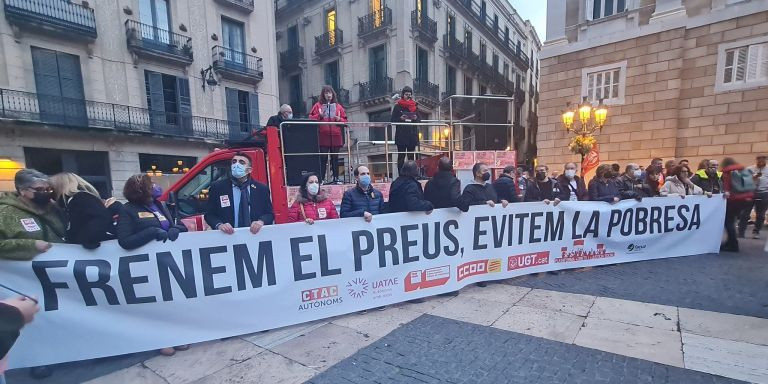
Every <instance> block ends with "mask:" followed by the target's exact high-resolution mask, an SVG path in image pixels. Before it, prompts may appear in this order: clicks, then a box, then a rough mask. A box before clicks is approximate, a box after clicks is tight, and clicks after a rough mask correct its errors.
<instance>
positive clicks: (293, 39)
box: [288, 25, 299, 49]
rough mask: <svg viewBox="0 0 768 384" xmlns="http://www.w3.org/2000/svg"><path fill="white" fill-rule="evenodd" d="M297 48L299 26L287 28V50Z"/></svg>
mask: <svg viewBox="0 0 768 384" xmlns="http://www.w3.org/2000/svg"><path fill="white" fill-rule="evenodd" d="M298 47H299V26H298V25H292V26H290V27H288V49H293V48H298Z"/></svg>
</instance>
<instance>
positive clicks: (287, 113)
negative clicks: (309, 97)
mask: <svg viewBox="0 0 768 384" xmlns="http://www.w3.org/2000/svg"><path fill="white" fill-rule="evenodd" d="M291 119H293V109H292V108H291V106H290V105H288V104H283V105H281V106H280V111H279V112H278V113H277V115H274V116H270V117H269V120H267V125H266V126H267V127H277V128H280V123H282V122H284V121H286V120H291Z"/></svg>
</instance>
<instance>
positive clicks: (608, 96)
mask: <svg viewBox="0 0 768 384" xmlns="http://www.w3.org/2000/svg"><path fill="white" fill-rule="evenodd" d="M626 77H627V62H626V61H624V62H621V63H615V64H608V65H602V66H599V67H593V68H585V69H582V70H581V96H586V97H587V99H588V100H590V101H591V102H593V103H597V102H599V101H600V100H603V102H604V103H606V104H623V103H624V88H625V85H626Z"/></svg>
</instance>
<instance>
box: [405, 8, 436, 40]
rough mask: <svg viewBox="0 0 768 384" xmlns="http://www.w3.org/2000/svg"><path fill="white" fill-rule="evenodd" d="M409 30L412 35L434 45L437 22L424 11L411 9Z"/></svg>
mask: <svg viewBox="0 0 768 384" xmlns="http://www.w3.org/2000/svg"><path fill="white" fill-rule="evenodd" d="M411 30H412V31H413V34H414V37H415V38H417V39H419V40H421V41H422V42H424V43H425V44H428V45H434V44H435V43H436V42H437V22H436V21H434V20H432V19H430V18H429V16H427V15H426V14H424V13H421V14H419V11H418V10H416V9H414V10H413V11H411Z"/></svg>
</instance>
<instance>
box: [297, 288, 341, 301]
mask: <svg viewBox="0 0 768 384" xmlns="http://www.w3.org/2000/svg"><path fill="white" fill-rule="evenodd" d="M338 295H339V287H338V286H336V285H332V286H329V287H320V288H313V289H307V290H306V291H301V301H302V302H307V301H314V300H320V299H327V298H329V297H336V296H338Z"/></svg>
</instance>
